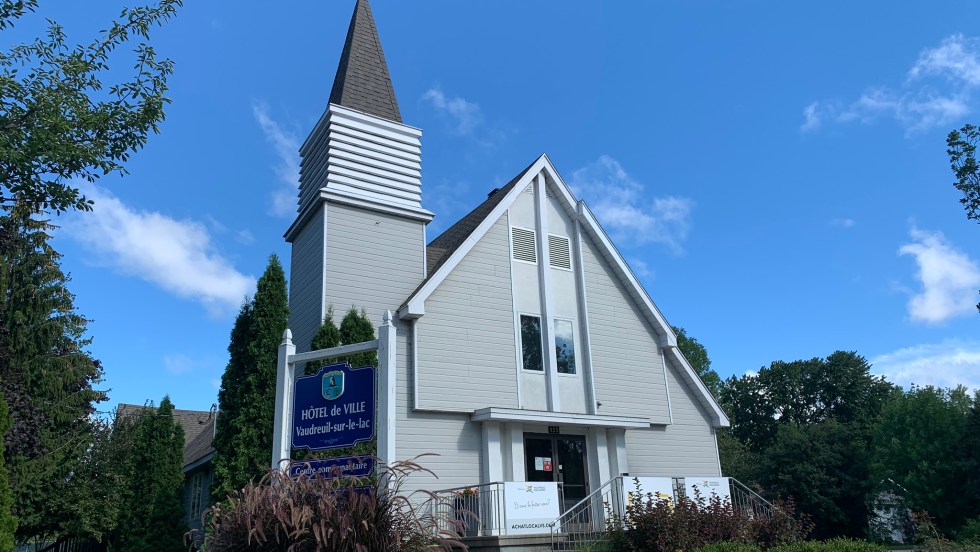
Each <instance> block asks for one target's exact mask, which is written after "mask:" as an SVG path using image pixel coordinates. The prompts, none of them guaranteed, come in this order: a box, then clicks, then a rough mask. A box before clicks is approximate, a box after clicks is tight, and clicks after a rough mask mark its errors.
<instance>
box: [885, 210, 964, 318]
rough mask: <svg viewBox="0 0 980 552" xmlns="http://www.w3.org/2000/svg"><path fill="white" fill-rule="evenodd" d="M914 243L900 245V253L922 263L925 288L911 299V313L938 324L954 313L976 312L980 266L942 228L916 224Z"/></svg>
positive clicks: (919, 272) (920, 269)
mask: <svg viewBox="0 0 980 552" xmlns="http://www.w3.org/2000/svg"><path fill="white" fill-rule="evenodd" d="M909 235H910V236H911V238H912V243H907V244H905V245H903V246H902V247H901V248H899V250H898V252H899V254H900V255H911V256H913V257H915V262H916V264H917V265H919V270H918V272H917V274H916V277H917V278H918V280H919V281H920V282H921V284H922V290H921V291H920V292H918V293H915V294H914V295H913V296H912V297H911V298H910V299H909V303H908V309H909V316H911V317H912V319H913V320H919V321H923V322H926V323H930V324H938V323H940V322H943V321H945V320H948V319H950V318H953V317H955V316H961V315H968V314H972V315H974V316H976V307H975V305H976V301H977V288H978V287H980V268H978V267H977V263H976V262H974V261H973V260H972V259H970V257H969V256H967V255H966V254H965V253H963V252H962V251H959V250H958V249H956V248H955V247H953V245H952V244H950V243H949V242H948V241H946V238H945V236H943V234H942V233H941V232H926V231H922V230H919V229H918V228H915V227H913V228H912V230H911V231H910V232H909Z"/></svg>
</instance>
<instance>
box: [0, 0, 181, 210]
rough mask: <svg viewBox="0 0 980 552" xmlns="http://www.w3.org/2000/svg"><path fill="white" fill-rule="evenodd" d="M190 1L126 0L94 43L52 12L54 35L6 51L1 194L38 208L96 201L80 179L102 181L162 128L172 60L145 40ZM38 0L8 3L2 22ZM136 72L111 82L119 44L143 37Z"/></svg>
mask: <svg viewBox="0 0 980 552" xmlns="http://www.w3.org/2000/svg"><path fill="white" fill-rule="evenodd" d="M181 4H182V0H160V3H159V4H157V5H154V6H145V7H137V8H132V9H128V8H127V9H124V10H123V11H122V14H120V17H119V21H114V22H112V24H111V25H110V26H109V28H108V29H106V30H104V31H102V34H101V36H99V38H97V39H95V40H93V41H92V42H90V43H88V44H84V45H82V44H79V45H71V44H69V43H68V42H67V37H66V36H65V33H64V30H63V29H62V27H61V26H60V25H58V24H57V23H55V22H53V21H50V20H49V26H48V31H47V34H46V36H45V37H41V38H37V39H35V40H34V41H32V42H30V43H27V44H21V45H17V46H14V47H12V48H10V50H8V51H6V52H0V203H15V202H16V203H18V204H20V205H23V206H25V207H27V208H28V209H30V210H31V211H40V210H54V211H57V212H60V211H66V210H69V209H79V210H83V211H84V210H91V202H90V201H89V200H88V199H86V198H85V196H84V195H82V193H81V192H80V191H79V189H78V188H77V186H76V185H75V182H76V181H77V180H79V179H84V180H88V181H89V182H93V181H95V180H96V179H98V178H99V177H100V176H102V175H106V174H109V173H112V172H120V173H125V169H124V167H123V163H125V162H126V161H127V160H128V158H129V156H130V155H132V154H133V153H134V152H136V151H138V150H139V149H141V148H142V147H143V146H144V145H145V144H146V140H147V135H148V133H149V132H150V131H153V132H159V123H160V122H162V121H163V119H164V111H163V108H164V105H166V104H167V103H169V101H170V100H168V99H167V98H166V96H165V93H166V92H167V77H169V76H170V74H171V73H172V72H173V62H171V61H170V60H167V59H162V60H161V59H157V56H156V53H155V52H154V50H153V48H152V47H151V46H150V45H149V44H148V43H147V42H145V40H148V39H149V33H150V29H151V28H152V27H153V26H154V25H161V24H163V23H164V22H166V21H167V20H168V19H170V18H171V17H173V16H174V14H175V13H176V11H177V8H178V7H179V6H180V5H181ZM36 8H37V0H25V1H13V0H4V1H3V2H2V3H0V29H2V28H6V27H10V26H12V25H13V24H14V22H15V21H16V20H18V19H19V18H20V17H22V16H24V15H25V14H26V13H27V12H33V11H35V9H36ZM140 38H142V39H143V40H144V41H142V42H140V43H139V44H136V45H135V46H134V47H133V54H134V56H135V58H136V64H135V72H134V74H133V75H132V78H131V80H125V81H122V82H117V83H109V84H108V86H107V85H106V84H103V82H102V80H103V79H104V78H106V77H107V76H108V73H109V61H110V58H111V57H112V54H113V52H114V51H115V50H116V49H118V48H120V47H123V46H125V45H127V44H130V43H131V42H133V40H134V39H137V40H138V39H140Z"/></svg>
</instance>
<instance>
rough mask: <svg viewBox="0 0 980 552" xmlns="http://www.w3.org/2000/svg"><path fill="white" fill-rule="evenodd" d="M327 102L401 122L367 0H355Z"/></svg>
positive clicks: (393, 90)
mask: <svg viewBox="0 0 980 552" xmlns="http://www.w3.org/2000/svg"><path fill="white" fill-rule="evenodd" d="M330 103H332V104H338V105H342V106H344V107H349V108H351V109H356V110H358V111H363V112H365V113H370V114H371V115H376V116H378V117H382V118H384V119H388V120H389V121H395V122H398V123H400V122H402V116H401V113H400V112H399V111H398V102H397V101H396V100H395V89H394V88H393V87H392V86H391V76H390V75H389V74H388V64H387V63H385V55H384V52H383V51H382V50H381V40H380V39H378V29H377V27H376V26H375V24H374V16H372V15H371V6H370V5H369V4H368V0H357V5H356V6H355V7H354V15H353V17H351V20H350V28H349V29H348V30H347V41H346V42H344V52H343V53H342V54H341V55H340V65H339V66H338V67H337V76H336V77H335V78H334V81H333V89H332V90H331V91H330Z"/></svg>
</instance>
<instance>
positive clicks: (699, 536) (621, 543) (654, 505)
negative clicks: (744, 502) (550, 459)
mask: <svg viewBox="0 0 980 552" xmlns="http://www.w3.org/2000/svg"><path fill="white" fill-rule="evenodd" d="M636 490H637V494H638V495H639V496H643V492H642V489H640V488H639V481H637V482H636ZM607 509H610V508H609V507H608V505H607ZM610 510H611V509H610ZM775 510H776V511H775V512H774V513H773V514H772V515H771V516H762V515H755V516H752V515H749V514H748V513H746V512H744V511H742V510H740V509H736V508H733V507H732V505H731V503H730V502H728V501H727V500H726V501H723V500H722V499H721V498H720V497H718V496H713V497H711V498H710V499H707V500H702V497H701V495H700V493H699V492H698V491H697V490H695V496H694V497H693V498H688V497H686V496H683V495H682V496H680V497H678V500H677V503H676V504H672V503H671V502H670V501H669V500H666V499H662V498H661V499H655V498H654V496H653V495H652V494H647V495H646V499H645V500H643V499H640V500H634V501H631V502H630V503H629V504H628V505H627V506H626V511H625V513H624V515H623V516H622V518H620V517H617V516H616V515H615V514H613V513H612V512H611V511H610V512H609V515H607V519H609V522H608V527H607V528H608V531H609V540H610V542H611V543H613V545H614V546H615V548H616V549H617V550H623V551H634V552H641V551H642V552H674V551H676V550H697V549H700V548H703V547H706V546H708V545H711V544H716V543H725V544H724V546H730V547H736V546H737V545H739V544H746V545H749V544H755V545H757V546H758V547H759V548H762V549H767V548H771V547H773V546H776V545H779V544H783V543H787V542H794V541H798V540H801V539H803V538H805V537H806V535H807V534H808V533H809V531H810V528H811V525H810V524H809V523H808V522H807V521H806V520H805V519H801V518H797V517H795V516H794V513H793V505H792V504H791V503H786V504H779V505H777V506H776V508H775ZM754 549H755V548H754V547H748V548H746V550H754ZM725 550H729V549H725ZM730 550H733V551H734V550H736V548H731V549H730Z"/></svg>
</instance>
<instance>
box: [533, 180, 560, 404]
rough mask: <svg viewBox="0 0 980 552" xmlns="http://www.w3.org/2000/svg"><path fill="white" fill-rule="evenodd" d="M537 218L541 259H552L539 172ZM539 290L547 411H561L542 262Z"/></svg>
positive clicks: (546, 272)
mask: <svg viewBox="0 0 980 552" xmlns="http://www.w3.org/2000/svg"><path fill="white" fill-rule="evenodd" d="M534 191H535V194H534V200H535V202H534V211H535V215H534V220H535V225H536V226H537V228H536V229H537V231H538V235H537V238H538V239H537V243H538V258H539V259H548V258H550V250H549V247H548V239H547V236H548V210H547V198H546V197H545V194H544V191H545V181H544V173H543V172H539V173H538V174H537V176H535V178H534ZM538 286H539V287H538V290H539V293H540V300H541V338H542V341H543V346H542V348H543V350H542V351H541V353H542V354H541V356H542V360H543V361H544V370H545V382H546V385H547V391H548V393H547V395H548V410H551V411H561V397H560V395H559V391H558V359H557V358H555V347H554V343H555V321H554V317H553V315H552V310H553V309H552V306H551V269H550V267H549V266H548V264H546V263H544V262H543V261H542V262H540V263H538Z"/></svg>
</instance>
